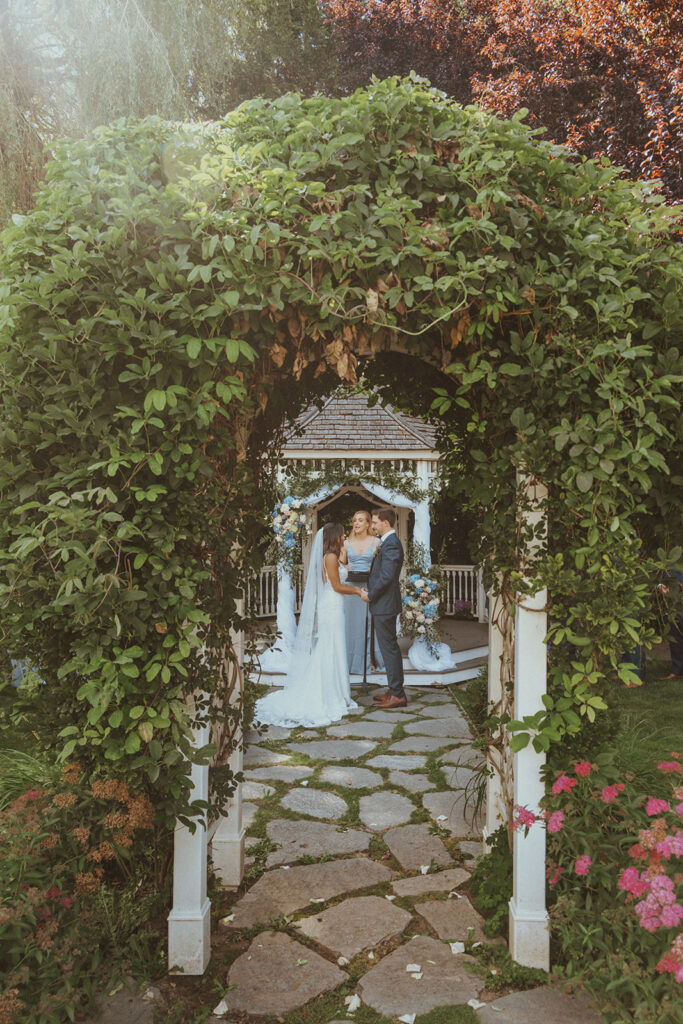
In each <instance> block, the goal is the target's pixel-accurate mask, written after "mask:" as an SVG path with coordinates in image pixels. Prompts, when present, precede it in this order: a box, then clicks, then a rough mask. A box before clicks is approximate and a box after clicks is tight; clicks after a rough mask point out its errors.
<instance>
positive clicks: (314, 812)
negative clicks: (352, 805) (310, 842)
mask: <svg viewBox="0 0 683 1024" xmlns="http://www.w3.org/2000/svg"><path fill="white" fill-rule="evenodd" d="M280 803H281V804H282V806H283V807H286V808H287V809H288V810H290V811H296V812H297V813H299V814H310V816H311V817H312V818H326V819H328V820H329V819H332V818H334V819H336V818H341V817H342V816H343V815H344V814H346V812H347V811H348V807H347V806H346V804H345V803H344V801H343V800H342V798H341V797H340V796H336V795H335V794H334V793H328V792H326V791H325V790H322V789H302V788H301V787H299V788H297V789H290V791H289V793H288V794H287V796H286V797H284V798H283V799H282V800H281V801H280Z"/></svg>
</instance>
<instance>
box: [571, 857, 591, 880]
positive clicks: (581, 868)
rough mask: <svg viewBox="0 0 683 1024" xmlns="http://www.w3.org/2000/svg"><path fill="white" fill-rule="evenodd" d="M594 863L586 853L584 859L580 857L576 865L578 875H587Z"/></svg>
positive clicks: (575, 869)
mask: <svg viewBox="0 0 683 1024" xmlns="http://www.w3.org/2000/svg"><path fill="white" fill-rule="evenodd" d="M592 863H593V861H592V860H591V858H590V857H589V856H588V854H587V853H584V855H583V857H579V858H578V860H577V861H576V863H575V864H574V871H575V872H576V874H577V875H587V874H588V869H589V868H590V866H591V864H592Z"/></svg>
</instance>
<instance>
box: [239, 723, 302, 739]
mask: <svg viewBox="0 0 683 1024" xmlns="http://www.w3.org/2000/svg"><path fill="white" fill-rule="evenodd" d="M291 732H292V730H291V729H285V728H284V726H282V725H268V726H262V727H261V729H249V731H248V732H247V735H246V736H245V741H246V742H247V743H260V742H261V741H262V740H286V739H288V738H289V736H290V734H291Z"/></svg>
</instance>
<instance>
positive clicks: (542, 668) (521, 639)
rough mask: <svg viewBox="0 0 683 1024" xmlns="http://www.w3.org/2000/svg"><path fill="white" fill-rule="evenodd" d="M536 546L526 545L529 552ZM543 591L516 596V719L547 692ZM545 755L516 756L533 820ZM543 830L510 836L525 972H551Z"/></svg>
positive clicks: (534, 499)
mask: <svg viewBox="0 0 683 1024" xmlns="http://www.w3.org/2000/svg"><path fill="white" fill-rule="evenodd" d="M519 479H520V481H521V482H522V483H523V484H524V486H525V488H526V494H527V497H528V499H529V501H530V506H531V507H530V509H529V510H526V511H524V512H523V513H522V515H523V525H524V526H525V527H526V528H529V527H534V528H535V530H536V531H538V529H539V527H542V526H543V522H544V515H545V513H544V510H543V509H542V507H541V503H542V501H543V499H544V498H546V497H547V490H546V488H545V487H544V486H543V485H542V484H540V483H539V482H538V481H536V480H532V479H529V478H524V477H522V476H520V477H519ZM538 543H539V541H538V540H535V541H534V542H532V543H531V544H529V545H528V546H527V550H528V551H529V552H531V551H532V550H533V548H534V547H535V546H537V545H538ZM547 597H548V594H547V591H546V590H539V591H537V592H536V593H535V594H532V595H528V596H524V597H520V599H519V601H518V604H517V612H516V616H515V659H514V664H515V718H516V719H521V718H524V717H525V716H526V715H534V714H536V713H537V712H538V711H540V710H542V708H543V701H542V697H543V695H544V694H545V692H546V675H547V671H546V646H545V636H546V633H547V630H548V623H547V613H546V604H547ZM544 764H545V754H543V753H540V754H539V753H537V752H536V751H535V750H534V747H533V744H532V743H529V745H528V746H527V747H525V748H524V750H520V751H518V752H517V753H515V755H514V761H513V771H514V801H515V805H518V806H522V807H526V808H527V809H528V810H530V811H533V812H534V814H536V816H538V814H539V812H540V801H541V799H542V797H543V793H544V789H543V782H542V780H541V769H542V767H543V765H544ZM545 840H546V834H545V828H544V827H543V825H542V823H541V822H540V821H536V822H535V823H534V824H533V825H532V826H531V828H530V829H529V831H528V833H526V834H525V832H524V831H522V830H519V831H515V833H514V840H513V843H514V848H513V861H514V863H513V895H512V899H511V900H510V953H511V956H512V958H513V960H516V961H517V963H519V964H522V965H523V966H525V967H538V968H541V969H542V970H546V971H547V970H549V969H550V937H549V931H548V912H547V910H546V905H545V885H546V878H545Z"/></svg>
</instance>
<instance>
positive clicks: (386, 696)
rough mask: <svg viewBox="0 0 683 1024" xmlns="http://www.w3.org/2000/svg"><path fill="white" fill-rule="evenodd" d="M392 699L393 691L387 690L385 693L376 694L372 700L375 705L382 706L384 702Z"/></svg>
mask: <svg viewBox="0 0 683 1024" xmlns="http://www.w3.org/2000/svg"><path fill="white" fill-rule="evenodd" d="M389 697H391V690H385V691H384V693H376V694H375V695H374V697H373V698H372V699H373V700H374V702H375V704H381V703H382V701H383V700H388V699H389Z"/></svg>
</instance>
